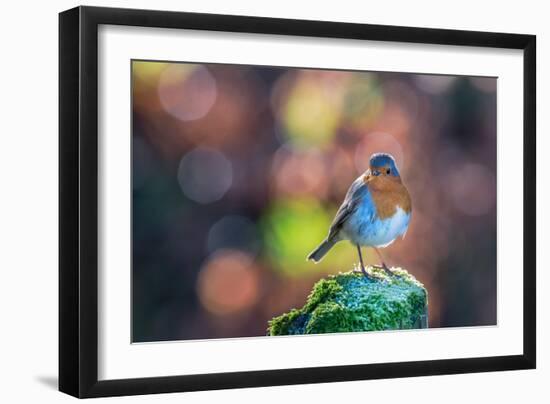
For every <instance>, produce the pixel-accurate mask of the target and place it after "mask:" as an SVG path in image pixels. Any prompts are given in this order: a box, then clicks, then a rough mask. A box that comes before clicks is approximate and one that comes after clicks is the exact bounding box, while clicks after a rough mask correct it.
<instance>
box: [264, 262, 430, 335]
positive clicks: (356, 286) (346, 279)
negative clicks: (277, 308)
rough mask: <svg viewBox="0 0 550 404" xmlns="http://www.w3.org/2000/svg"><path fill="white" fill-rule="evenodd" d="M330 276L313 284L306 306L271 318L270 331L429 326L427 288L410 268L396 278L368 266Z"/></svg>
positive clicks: (292, 332) (290, 332)
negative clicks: (410, 271)
mask: <svg viewBox="0 0 550 404" xmlns="http://www.w3.org/2000/svg"><path fill="white" fill-rule="evenodd" d="M367 270H368V272H369V273H370V274H371V276H370V278H366V277H365V276H364V275H363V274H361V273H357V272H346V273H340V274H337V275H330V276H329V277H328V278H325V279H321V280H320V281H318V282H317V283H316V284H315V285H314V286H313V290H312V291H311V293H310V295H309V296H308V299H307V302H306V304H305V305H304V307H302V308H301V309H292V310H291V311H289V312H288V313H285V314H283V315H281V316H279V317H275V318H273V319H272V320H271V321H269V326H268V329H267V333H268V335H297V334H323V333H335V332H356V331H376V330H401V329H413V328H428V292H427V291H426V289H425V288H424V286H423V285H422V284H421V283H420V282H418V281H417V280H416V279H415V278H414V277H413V276H412V275H410V274H409V273H408V272H407V271H405V270H404V269H400V268H392V272H393V273H394V275H393V276H390V275H388V274H386V272H385V271H384V270H383V269H381V268H377V267H369V268H368V269H367Z"/></svg>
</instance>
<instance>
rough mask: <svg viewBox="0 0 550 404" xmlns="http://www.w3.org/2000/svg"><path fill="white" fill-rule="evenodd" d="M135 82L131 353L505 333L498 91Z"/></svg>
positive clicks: (469, 86) (384, 81) (182, 72)
mask: <svg viewBox="0 0 550 404" xmlns="http://www.w3.org/2000/svg"><path fill="white" fill-rule="evenodd" d="M131 73H132V77H131V79H132V105H131V108H132V133H131V145H132V200H131V209H132V269H131V271H132V304H131V308H132V313H131V316H132V342H136V343H138V342H157V341H180V340H201V339H217V338H237V337H264V338H272V337H274V336H280V335H303V334H326V333H345V332H367V331H368V332H370V331H385V330H402V329H416V328H441V327H480V326H494V325H496V324H497V271H496V256H497V255H496V246H497V232H496V211H497V206H496V178H497V172H496V161H497V148H496V141H497V140H496V97H497V79H496V78H494V77H470V76H449V75H437V74H417V73H409V72H376V71H340V70H326V69H305V68H295V67H272V66H248V65H230V64H209V63H188V62H183V61H182V62H179V61H154V60H151V61H149V60H133V61H132V62H131Z"/></svg>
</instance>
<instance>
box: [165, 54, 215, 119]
mask: <svg viewBox="0 0 550 404" xmlns="http://www.w3.org/2000/svg"><path fill="white" fill-rule="evenodd" d="M158 95H159V99H160V102H161V104H162V106H163V108H164V109H165V110H166V112H168V113H169V114H170V115H172V116H174V117H176V118H178V119H179V120H181V121H194V120H197V119H200V118H202V117H204V116H205V115H206V114H207V113H208V111H210V109H211V108H212V106H213V105H214V102H215V101H216V97H217V86H216V80H215V79H214V77H213V76H212V74H211V73H210V72H209V71H208V69H207V68H206V67H204V66H200V65H199V66H192V65H186V64H172V65H170V67H168V68H167V69H165V70H164V71H163V72H162V74H161V76H160V79H159V84H158Z"/></svg>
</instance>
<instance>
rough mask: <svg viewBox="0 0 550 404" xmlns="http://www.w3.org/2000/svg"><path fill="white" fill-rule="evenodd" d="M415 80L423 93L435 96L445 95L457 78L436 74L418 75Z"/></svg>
mask: <svg viewBox="0 0 550 404" xmlns="http://www.w3.org/2000/svg"><path fill="white" fill-rule="evenodd" d="M414 78H415V82H416V85H417V86H418V87H419V88H420V89H421V90H422V91H424V92H426V93H429V94H434V95H437V94H443V93H445V92H446V91H448V90H449V89H450V88H451V87H452V85H453V84H454V83H455V81H456V77H453V76H443V75H435V74H417V75H415V76H414Z"/></svg>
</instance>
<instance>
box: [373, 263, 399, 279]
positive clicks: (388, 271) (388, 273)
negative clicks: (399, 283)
mask: <svg viewBox="0 0 550 404" xmlns="http://www.w3.org/2000/svg"><path fill="white" fill-rule="evenodd" d="M377 267H378V268H381V269H383V270H384V272H386V275H388V276H391V277H395V276H399V275H398V274H396V273H395V272H393V271H392V270H391V269H389V268H388V266H387V265H386V264H385V263H382V264H381V265H377Z"/></svg>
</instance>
